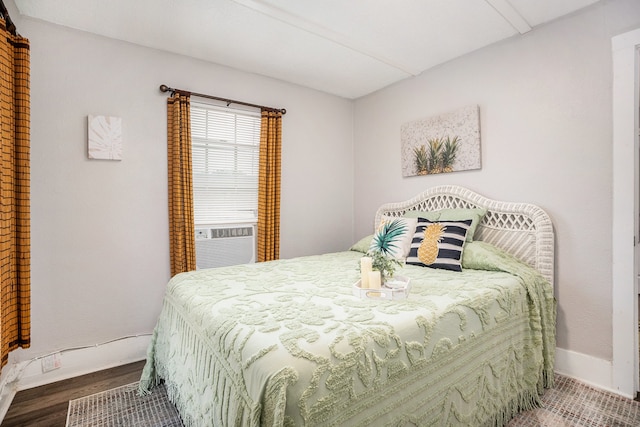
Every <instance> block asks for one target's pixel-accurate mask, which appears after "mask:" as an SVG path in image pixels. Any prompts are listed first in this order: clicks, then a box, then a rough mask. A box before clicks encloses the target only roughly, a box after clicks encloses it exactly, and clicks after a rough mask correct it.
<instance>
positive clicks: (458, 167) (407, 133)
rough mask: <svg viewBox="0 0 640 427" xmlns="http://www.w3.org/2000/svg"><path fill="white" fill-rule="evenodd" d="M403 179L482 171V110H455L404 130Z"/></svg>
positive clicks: (402, 135)
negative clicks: (475, 170)
mask: <svg viewBox="0 0 640 427" xmlns="http://www.w3.org/2000/svg"><path fill="white" fill-rule="evenodd" d="M400 141H401V149H402V176H403V177H408V176H418V175H430V174H436V173H447V172H456V171H466V170H472V169H480V166H481V164H480V109H479V107H478V106H477V105H469V106H466V107H463V108H459V109H457V110H455V111H452V112H449V113H445V114H440V115H437V116H433V117H428V118H425V119H421V120H415V121H413V122H409V123H405V124H403V125H402V126H401V128H400Z"/></svg>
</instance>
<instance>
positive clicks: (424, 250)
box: [407, 218, 472, 271]
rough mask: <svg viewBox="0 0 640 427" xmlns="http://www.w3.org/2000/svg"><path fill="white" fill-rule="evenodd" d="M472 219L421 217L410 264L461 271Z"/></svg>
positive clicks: (413, 242)
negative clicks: (429, 218) (446, 219)
mask: <svg viewBox="0 0 640 427" xmlns="http://www.w3.org/2000/svg"><path fill="white" fill-rule="evenodd" d="M471 222H472V220H471V219H467V220H463V221H429V220H428V219H426V218H418V224H417V225H416V232H415V233H414V235H413V240H412V241H411V249H410V250H409V256H408V257H407V264H413V265H419V266H422V267H431V268H441V269H444V270H452V271H462V249H463V247H464V243H465V239H466V236H467V232H468V231H469V227H470V226H471Z"/></svg>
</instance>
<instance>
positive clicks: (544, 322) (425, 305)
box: [140, 242, 556, 427]
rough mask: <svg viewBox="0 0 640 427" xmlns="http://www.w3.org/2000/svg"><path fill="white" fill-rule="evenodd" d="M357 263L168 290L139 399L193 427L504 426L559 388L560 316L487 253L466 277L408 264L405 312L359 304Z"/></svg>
mask: <svg viewBox="0 0 640 427" xmlns="http://www.w3.org/2000/svg"><path fill="white" fill-rule="evenodd" d="M362 256H363V254H362V253H360V252H356V251H346V252H338V253H331V254H325V255H319V256H309V257H301V258H295V259H288V260H279V261H272V262H267V263H258V264H249V265H241V266H233V267H224V268H217V269H207V270H198V271H195V272H190V273H183V274H179V275H176V276H175V277H174V278H173V279H172V280H171V281H170V282H169V284H168V285H167V290H166V296H165V298H164V304H163V308H162V312H161V314H160V317H159V320H158V323H157V326H156V328H155V330H154V334H153V337H152V341H151V344H150V346H149V349H148V354H147V363H146V365H145V368H144V372H143V374H142V378H141V381H140V392H141V393H146V392H149V391H150V390H151V389H152V388H153V387H154V386H155V385H156V384H158V383H159V381H161V380H163V381H164V382H165V384H166V387H167V390H168V393H169V397H170V399H171V400H172V401H173V402H174V403H175V404H176V406H177V408H178V410H179V412H180V414H181V416H182V418H183V421H184V423H185V425H187V426H198V427H204V426H230V425H234V426H258V425H260V426H282V425H284V426H305V425H306V426H317V425H332V426H333V425H342V426H370V425H375V426H378V425H380V426H382V425H388V426H405V425H407V426H408V425H410V426H413V425H417V426H448V425H467V426H483V425H504V424H506V423H507V422H508V420H509V419H511V418H512V417H513V416H514V415H515V414H516V413H518V412H520V411H522V410H526V409H530V408H532V407H535V406H537V405H538V404H539V393H541V392H542V391H543V389H544V388H546V387H551V386H552V385H553V363H554V353H555V317H556V306H555V300H554V297H553V289H552V288H551V286H550V284H549V283H548V282H547V281H546V280H545V279H544V278H543V277H542V276H541V275H540V274H538V273H537V272H536V271H535V270H533V269H531V268H529V267H528V266H525V265H524V264H522V263H520V262H518V261H517V260H515V259H514V258H512V257H511V256H509V255H507V254H505V253H504V252H502V251H500V250H498V249H496V248H494V247H493V246H491V245H488V244H486V243H482V242H471V243H467V244H466V245H465V251H464V255H463V256H464V259H463V266H464V270H463V272H451V271H445V270H436V269H430V268H425V267H417V266H411V265H407V266H405V267H403V268H402V269H401V270H400V271H398V272H396V274H399V275H403V276H407V277H409V278H410V280H411V291H410V293H409V295H408V297H407V298H406V299H403V300H379V299H376V300H369V299H360V298H358V297H356V296H354V295H353V294H352V285H353V284H354V283H355V282H356V281H357V280H358V279H359V273H358V265H359V259H360V257H362Z"/></svg>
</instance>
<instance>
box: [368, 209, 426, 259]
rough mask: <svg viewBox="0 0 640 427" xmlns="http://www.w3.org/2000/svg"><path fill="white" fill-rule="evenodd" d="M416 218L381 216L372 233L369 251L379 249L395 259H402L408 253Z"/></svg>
mask: <svg viewBox="0 0 640 427" xmlns="http://www.w3.org/2000/svg"><path fill="white" fill-rule="evenodd" d="M417 224H418V218H393V217H389V216H383V217H382V219H381V220H380V225H378V229H377V230H376V232H375V233H374V235H373V240H371V245H370V246H369V251H381V252H383V253H384V254H386V255H389V256H391V257H393V258H395V259H398V260H401V261H404V259H405V258H406V257H407V255H409V249H410V247H411V240H412V239H413V234H414V233H415V230H416V226H417Z"/></svg>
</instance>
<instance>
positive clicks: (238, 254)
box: [196, 225, 256, 269]
mask: <svg viewBox="0 0 640 427" xmlns="http://www.w3.org/2000/svg"><path fill="white" fill-rule="evenodd" d="M255 235H256V233H255V226H254V225H238V226H220V227H216V228H196V267H197V268H198V269H201V268H214V267H225V266H228V265H236V264H248V263H253V262H256V237H255Z"/></svg>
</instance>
